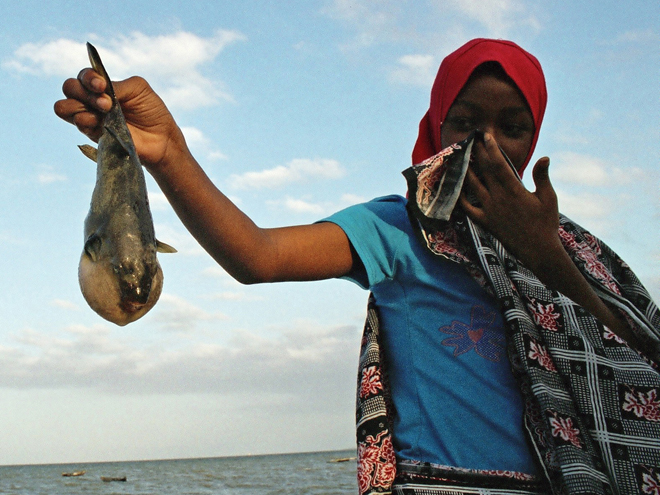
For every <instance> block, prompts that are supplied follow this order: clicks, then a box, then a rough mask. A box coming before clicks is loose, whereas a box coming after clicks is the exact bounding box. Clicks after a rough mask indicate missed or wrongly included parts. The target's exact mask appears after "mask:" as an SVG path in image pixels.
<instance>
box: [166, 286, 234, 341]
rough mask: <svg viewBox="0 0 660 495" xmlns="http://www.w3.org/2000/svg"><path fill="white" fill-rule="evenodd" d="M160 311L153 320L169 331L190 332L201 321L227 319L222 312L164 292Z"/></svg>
mask: <svg viewBox="0 0 660 495" xmlns="http://www.w3.org/2000/svg"><path fill="white" fill-rule="evenodd" d="M158 302H159V305H158V312H156V313H155V314H154V316H153V321H154V322H156V323H159V324H160V325H161V326H162V327H163V328H165V329H166V330H168V331H177V332H184V333H187V332H190V331H193V330H194V329H195V326H196V324H197V323H198V322H200V321H220V320H226V319H227V316H226V315H224V314H222V313H209V312H208V311H205V310H203V309H202V308H200V307H199V306H196V305H194V304H192V303H191V302H189V301H187V300H185V299H183V298H181V297H178V296H174V295H172V294H163V295H162V296H161V297H160V301H158Z"/></svg>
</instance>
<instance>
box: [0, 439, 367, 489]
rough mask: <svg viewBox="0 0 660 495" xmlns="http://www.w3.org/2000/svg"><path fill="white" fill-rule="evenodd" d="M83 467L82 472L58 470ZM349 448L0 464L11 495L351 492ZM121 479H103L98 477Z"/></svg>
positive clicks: (0, 480) (0, 481) (1, 485)
mask: <svg viewBox="0 0 660 495" xmlns="http://www.w3.org/2000/svg"><path fill="white" fill-rule="evenodd" d="M81 471H85V474H83V475H82V476H62V473H75V472H81ZM356 473H357V463H356V460H355V450H345V451H332V452H313V453H301V454H275V455H252V456H243V457H216V458H204V459H178V460H163V461H133V462H105V463H80V464H48V465H31V466H0V494H11V495H69V494H85V495H96V494H99V495H101V494H102V495H124V494H132V495H133V494H134V495H138V494H139V495H198V494H199V495H206V494H214V495H257V494H259V495H262V494H269V495H280V494H281V495H284V494H287V495H290V494H301V495H348V494H350V495H356V494H357V478H356V476H357V474H356ZM102 477H103V478H106V479H108V478H114V479H117V478H118V479H123V478H124V477H125V479H126V481H103V480H102V479H101V478H102Z"/></svg>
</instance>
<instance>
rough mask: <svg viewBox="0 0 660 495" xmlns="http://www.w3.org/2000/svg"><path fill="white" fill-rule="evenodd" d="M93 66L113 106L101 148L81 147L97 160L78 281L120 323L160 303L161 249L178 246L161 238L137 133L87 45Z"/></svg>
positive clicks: (88, 297) (92, 300)
mask: <svg viewBox="0 0 660 495" xmlns="http://www.w3.org/2000/svg"><path fill="white" fill-rule="evenodd" d="M87 52H88V55H89V60H90V62H91V64H92V68H93V69H94V70H95V71H96V72H97V73H98V74H99V75H101V76H102V77H103V78H104V79H105V81H106V84H107V88H106V93H107V94H108V95H109V96H110V98H111V99H112V108H111V109H110V111H109V112H108V113H106V114H105V116H104V118H103V123H102V126H103V131H102V134H101V137H100V138H99V140H98V148H94V147H93V146H90V145H87V144H85V145H81V146H79V148H80V150H81V151H82V152H83V154H84V155H85V156H87V157H88V158H90V159H91V160H93V161H95V162H96V183H95V185H94V191H93V192H92V199H91V202H90V208H89V213H88V214H87V217H86V218H85V223H84V242H85V244H84V248H83V252H82V254H81V256H80V263H79V265H78V281H79V283H80V289H81V292H82V294H83V297H84V298H85V300H86V301H87V304H88V305H89V306H90V308H92V309H93V310H94V311H95V312H96V313H97V314H98V315H100V316H101V317H103V318H105V319H106V320H108V321H110V322H112V323H115V324H117V325H119V326H124V325H127V324H128V323H131V322H133V321H135V320H137V319H139V318H141V317H142V316H144V315H145V314H146V313H147V312H148V311H149V310H150V309H151V308H153V307H154V305H155V304H156V302H157V301H158V299H159V297H160V294H161V291H162V288H163V270H162V268H161V266H160V264H159V262H158V258H157V252H160V253H175V252H176V249H174V248H173V247H172V246H169V245H168V244H165V243H162V242H160V241H158V240H157V239H156V236H155V232H154V224H153V218H152V216H151V210H150V209H149V199H148V196H147V186H146V182H145V178H144V172H143V170H142V164H141V163H140V159H139V158H138V155H137V151H136V149H135V145H134V143H133V139H132V137H131V133H130V131H129V129H128V126H127V124H126V119H125V118H124V114H123V112H122V109H121V106H120V104H119V102H118V100H117V97H116V96H115V92H114V89H113V87H112V83H111V81H110V77H109V76H108V73H107V72H106V70H105V67H104V66H103V63H102V62H101V58H100V57H99V54H98V51H97V50H96V48H94V46H93V45H91V44H90V43H87Z"/></svg>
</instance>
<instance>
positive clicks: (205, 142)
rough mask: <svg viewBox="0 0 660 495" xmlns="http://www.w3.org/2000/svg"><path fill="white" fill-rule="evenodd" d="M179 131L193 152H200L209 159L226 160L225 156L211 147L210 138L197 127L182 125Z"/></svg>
mask: <svg viewBox="0 0 660 495" xmlns="http://www.w3.org/2000/svg"><path fill="white" fill-rule="evenodd" d="M181 132H182V133H183V136H184V137H185V138H186V143H188V146H189V147H190V149H191V151H192V152H193V154H197V153H202V154H203V155H204V156H206V158H207V159H209V160H213V161H215V160H226V159H227V156H226V155H225V154H224V153H222V152H220V151H218V150H215V149H213V146H212V143H211V140H210V139H209V138H208V137H207V136H206V135H205V134H204V133H203V132H202V131H201V130H200V129H198V128H197V127H192V126H182V127H181Z"/></svg>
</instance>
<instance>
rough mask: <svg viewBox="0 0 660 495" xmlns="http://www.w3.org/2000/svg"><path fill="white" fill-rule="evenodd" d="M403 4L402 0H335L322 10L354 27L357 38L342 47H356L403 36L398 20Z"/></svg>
mask: <svg viewBox="0 0 660 495" xmlns="http://www.w3.org/2000/svg"><path fill="white" fill-rule="evenodd" d="M399 8H400V7H399V4H398V2H395V1H392V0H381V1H379V2H371V1H368V0H357V1H356V0H334V1H332V2H329V3H328V5H326V7H325V8H323V9H322V10H321V12H322V13H323V14H325V15H327V16H329V17H331V18H333V19H337V20H339V21H341V22H344V23H346V24H348V25H349V26H352V27H353V28H354V30H355V33H356V34H355V37H354V38H353V40H351V42H350V43H346V44H344V45H342V49H352V48H355V47H366V46H370V45H373V44H375V43H379V42H383V41H384V40H386V39H389V40H390V41H392V40H393V39H395V38H398V37H400V34H398V33H397V31H398V28H397V22H396V21H397V17H396V14H397V13H398V12H399Z"/></svg>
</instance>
